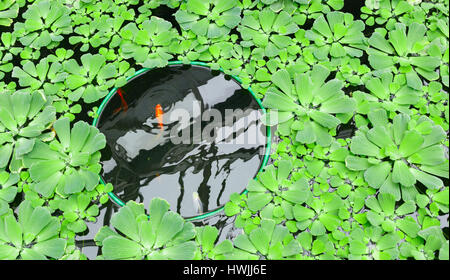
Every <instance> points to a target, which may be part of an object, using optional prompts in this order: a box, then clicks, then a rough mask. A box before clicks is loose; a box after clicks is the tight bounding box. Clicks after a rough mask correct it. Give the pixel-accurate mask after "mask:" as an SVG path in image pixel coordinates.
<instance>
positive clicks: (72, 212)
mask: <svg viewBox="0 0 450 280" xmlns="http://www.w3.org/2000/svg"><path fill="white" fill-rule="evenodd" d="M49 205H50V207H51V208H52V209H54V210H57V209H58V210H61V211H62V230H61V231H65V230H69V231H72V232H74V233H80V232H83V231H85V230H86V229H87V226H86V222H95V221H96V217H97V216H98V214H99V213H100V209H99V207H98V205H97V204H96V203H92V198H91V196H90V195H89V194H87V193H77V194H73V195H70V196H69V197H68V198H67V199H64V198H59V197H57V198H55V199H53V200H52V201H50V204H49Z"/></svg>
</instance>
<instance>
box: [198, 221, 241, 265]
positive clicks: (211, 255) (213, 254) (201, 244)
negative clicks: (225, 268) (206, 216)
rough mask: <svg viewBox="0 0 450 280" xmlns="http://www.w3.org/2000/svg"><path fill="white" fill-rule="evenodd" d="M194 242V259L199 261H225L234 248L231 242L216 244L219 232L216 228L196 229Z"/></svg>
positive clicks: (225, 241)
mask: <svg viewBox="0 0 450 280" xmlns="http://www.w3.org/2000/svg"><path fill="white" fill-rule="evenodd" d="M195 231H196V235H195V241H196V242H197V243H198V249H199V250H198V251H197V256H196V258H195V259H199V260H200V259H201V260H208V259H209V260H226V259H227V257H228V256H229V255H230V254H232V253H233V250H234V246H233V243H232V242H231V240H228V239H227V240H224V241H222V242H220V243H218V242H217V241H218V237H219V230H218V229H217V228H216V227H212V226H205V227H196V228H195Z"/></svg>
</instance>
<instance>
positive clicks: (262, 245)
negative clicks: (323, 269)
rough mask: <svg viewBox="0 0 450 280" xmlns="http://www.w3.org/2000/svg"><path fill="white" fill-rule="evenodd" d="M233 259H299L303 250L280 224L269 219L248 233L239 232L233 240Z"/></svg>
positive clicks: (262, 221)
mask: <svg viewBox="0 0 450 280" xmlns="http://www.w3.org/2000/svg"><path fill="white" fill-rule="evenodd" d="M233 243H234V246H235V248H236V249H235V250H234V253H233V255H234V259H250V260H258V259H261V258H262V259H269V260H279V259H299V258H301V254H302V252H303V250H302V248H301V246H300V244H299V242H298V241H297V240H296V239H295V238H294V237H293V236H292V234H290V233H289V230H288V229H287V228H286V227H284V226H281V225H276V223H275V221H273V220H270V219H263V220H261V224H260V226H259V227H257V228H256V229H254V230H252V231H251V232H250V233H249V234H240V235H238V236H237V237H236V238H235V239H234V240H233Z"/></svg>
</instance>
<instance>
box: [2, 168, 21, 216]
mask: <svg viewBox="0 0 450 280" xmlns="http://www.w3.org/2000/svg"><path fill="white" fill-rule="evenodd" d="M19 179H20V177H19V175H18V174H14V173H11V174H10V173H8V172H6V171H4V170H0V216H1V215H3V214H5V213H6V212H7V211H8V209H9V205H8V204H9V203H11V202H12V201H13V200H14V198H15V197H16V194H17V185H16V184H17V183H18V182H19Z"/></svg>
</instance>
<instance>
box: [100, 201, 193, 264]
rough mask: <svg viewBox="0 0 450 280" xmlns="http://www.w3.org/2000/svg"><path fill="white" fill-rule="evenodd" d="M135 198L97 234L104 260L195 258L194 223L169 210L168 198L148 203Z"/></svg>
mask: <svg viewBox="0 0 450 280" xmlns="http://www.w3.org/2000/svg"><path fill="white" fill-rule="evenodd" d="M148 215H149V216H147V214H146V213H145V209H144V206H143V205H142V204H137V203H135V202H134V201H131V202H128V203H127V205H126V206H124V207H122V208H120V210H119V211H118V212H117V213H116V214H114V216H113V217H112V218H111V225H112V226H113V227H114V228H115V229H116V230H117V231H119V232H120V233H122V234H123V235H120V234H119V233H118V232H116V231H113V230H112V229H111V228H109V227H103V228H102V229H101V230H100V231H99V232H98V233H97V235H96V237H95V240H96V242H97V243H98V244H99V245H100V246H101V247H102V252H103V255H102V257H103V258H104V259H175V260H180V259H194V257H195V252H196V250H197V245H196V243H195V242H194V241H192V240H193V239H194V237H195V234H196V232H195V227H194V225H193V224H191V223H188V222H185V221H184V220H183V218H182V217H181V216H180V215H178V214H177V213H174V212H172V211H169V204H168V203H167V201H165V200H162V199H159V198H154V199H153V200H152V201H151V202H150V205H149V206H148Z"/></svg>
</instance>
